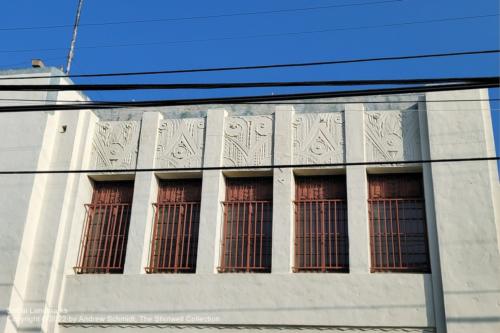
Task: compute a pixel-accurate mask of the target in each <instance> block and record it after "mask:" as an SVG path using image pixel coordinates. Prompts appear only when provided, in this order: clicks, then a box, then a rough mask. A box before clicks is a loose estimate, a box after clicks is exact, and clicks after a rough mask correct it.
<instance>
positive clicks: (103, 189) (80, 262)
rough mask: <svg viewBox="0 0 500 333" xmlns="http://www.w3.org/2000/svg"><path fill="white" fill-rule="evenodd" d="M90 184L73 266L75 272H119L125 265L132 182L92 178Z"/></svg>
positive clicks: (121, 271)
mask: <svg viewBox="0 0 500 333" xmlns="http://www.w3.org/2000/svg"><path fill="white" fill-rule="evenodd" d="M93 186H94V189H93V193H92V201H91V203H90V204H86V205H85V208H86V216H85V223H84V228H83V232H82V237H81V242H80V249H79V251H78V259H77V265H76V266H75V267H74V270H75V273H77V274H99V273H115V274H120V273H123V269H124V266H125V257H126V252H127V240H128V231H129V227H130V215H131V209H132V198H133V192H134V183H133V181H123V182H95V183H94V184H93ZM102 217H104V218H102Z"/></svg>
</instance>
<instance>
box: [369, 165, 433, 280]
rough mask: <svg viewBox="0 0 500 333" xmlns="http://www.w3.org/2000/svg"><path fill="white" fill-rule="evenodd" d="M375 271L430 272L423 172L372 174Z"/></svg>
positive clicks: (370, 204) (370, 182) (370, 186)
mask: <svg viewBox="0 0 500 333" xmlns="http://www.w3.org/2000/svg"><path fill="white" fill-rule="evenodd" d="M368 181H369V201H368V203H369V219H370V247H371V263H372V264H371V271H372V272H388V271H395V272H398V271H403V272H429V271H430V265H429V254H428V252H429V251H428V242H427V226H426V220H425V201H424V195H423V186H422V176H421V174H394V175H369V177H368Z"/></svg>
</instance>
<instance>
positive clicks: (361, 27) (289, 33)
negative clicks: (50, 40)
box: [0, 14, 500, 53]
mask: <svg viewBox="0 0 500 333" xmlns="http://www.w3.org/2000/svg"><path fill="white" fill-rule="evenodd" d="M498 16H500V14H488V15H473V16H461V17H448V18H442V19H431V20H420V21H409V22H400V23H388V24H379V25H366V26H356V27H344V28H327V29H320V30H308V31H294V32H282V33H268V34H257V35H243V36H233V37H214V38H204V39H188V40H174V41H157V42H140V43H120V44H102V45H86V46H79V47H76V48H75V50H81V49H103V48H119V47H136V46H153V45H168V44H185V43H199V42H214V41H230V40H245V39H256V38H270V37H284V36H300V35H308V34H317V33H327V32H336V31H352V30H367V29H378V28H392V27H400V26H409V25H418V24H428V23H442V22H452V21H464V20H474V19H482V18H490V17H498ZM65 50H67V48H60V47H59V48H43V49H22V50H0V53H25V52H38V53H40V52H50V51H65Z"/></svg>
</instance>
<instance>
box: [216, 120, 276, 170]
mask: <svg viewBox="0 0 500 333" xmlns="http://www.w3.org/2000/svg"><path fill="white" fill-rule="evenodd" d="M272 150H273V117H272V116H249V117H229V118H227V119H226V124H225V129H224V165H225V166H255V165H271V164H272Z"/></svg>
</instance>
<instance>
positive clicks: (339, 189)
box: [293, 175, 349, 273]
mask: <svg viewBox="0 0 500 333" xmlns="http://www.w3.org/2000/svg"><path fill="white" fill-rule="evenodd" d="M294 207H295V228H294V239H295V241H294V266H293V271H294V272H323V273H326V272H332V273H333V272H337V273H348V272H349V237H348V223H347V194H346V178H345V176H344V175H335V176H306V177H299V176H297V177H295V201H294Z"/></svg>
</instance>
